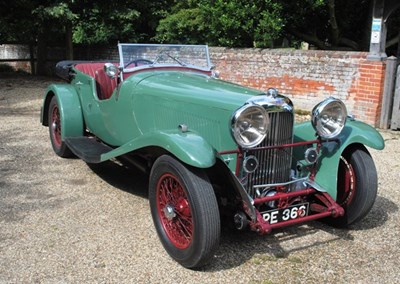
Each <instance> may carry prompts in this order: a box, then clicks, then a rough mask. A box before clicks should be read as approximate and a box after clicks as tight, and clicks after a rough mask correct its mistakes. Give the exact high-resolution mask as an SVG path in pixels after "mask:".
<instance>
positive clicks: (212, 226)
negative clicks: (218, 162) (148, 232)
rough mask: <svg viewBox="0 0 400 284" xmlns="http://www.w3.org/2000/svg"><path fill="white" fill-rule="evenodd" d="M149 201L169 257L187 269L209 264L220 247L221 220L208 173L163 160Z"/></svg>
mask: <svg viewBox="0 0 400 284" xmlns="http://www.w3.org/2000/svg"><path fill="white" fill-rule="evenodd" d="M149 201H150V208H151V214H152V217H153V221H154V225H155V227H156V230H157V233H158V236H159V238H160V240H161V243H162V244H163V246H164V248H165V250H166V251H167V252H168V254H169V255H170V256H171V257H172V258H173V259H175V260H176V261H177V262H178V263H180V264H181V265H183V266H184V267H187V268H195V267H200V266H203V265H204V264H206V263H207V261H209V260H210V259H211V257H212V255H213V252H214V251H215V250H216V249H217V247H218V245H219V238H220V217H219V210H218V204H217V200H216V197H215V194H214V191H213V188H212V186H211V184H210V182H209V180H208V177H207V175H206V174H205V173H204V171H202V170H201V169H197V168H192V167H189V166H185V165H183V164H181V163H180V162H178V161H177V160H175V159H174V158H172V157H170V156H166V155H164V156H161V157H160V158H158V159H157V160H156V162H155V163H154V165H153V168H152V170H151V174H150V184H149Z"/></svg>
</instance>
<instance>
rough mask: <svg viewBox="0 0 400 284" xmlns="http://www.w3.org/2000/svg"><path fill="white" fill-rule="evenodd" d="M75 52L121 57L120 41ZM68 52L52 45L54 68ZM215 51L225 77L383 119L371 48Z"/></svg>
mask: <svg viewBox="0 0 400 284" xmlns="http://www.w3.org/2000/svg"><path fill="white" fill-rule="evenodd" d="M74 53H75V58H76V59H80V60H98V59H103V60H104V59H110V60H118V50H117V48H116V46H106V47H98V46H93V47H80V48H76V49H75V50H74ZM64 54H65V52H64V49H62V48H54V47H52V48H49V52H48V60H49V62H48V65H49V73H51V72H52V70H53V69H54V66H55V63H56V62H57V61H59V60H62V59H63V56H64ZM210 55H211V59H212V62H213V64H215V65H216V66H217V70H219V71H220V73H221V79H224V80H227V81H231V82H235V83H238V84H241V85H245V86H249V87H253V88H257V89H260V90H264V91H266V90H267V89H268V88H269V87H274V88H277V89H278V90H279V91H280V92H281V93H282V94H284V95H286V96H288V97H289V98H291V99H292V100H293V102H294V104H295V107H296V108H297V109H302V110H311V109H312V108H313V106H314V105H315V104H317V103H318V102H320V101H321V100H323V99H325V98H326V97H328V96H335V97H337V98H340V99H342V100H343V101H344V102H345V103H346V106H347V108H348V110H349V113H351V114H353V115H355V116H356V118H357V119H359V120H362V121H365V122H367V123H369V124H371V125H378V124H379V118H380V111H381V101H382V93H383V85H384V76H385V62H372V61H367V60H366V57H367V53H366V52H341V51H320V50H309V51H303V50H279V49H257V48H255V49H254V48H243V49H240V48H236V49H232V48H223V47H210ZM4 57H5V58H7V57H8V58H10V57H21V58H29V49H27V47H26V46H25V47H24V46H22V45H19V48H17V46H11V47H9V49H8V50H6V45H0V59H1V58H4ZM27 60H29V59H27ZM7 63H9V62H7ZM19 64H29V62H27V61H26V62H20V63H19ZM14 66H15V65H14ZM29 66H30V65H29ZM16 67H17V66H16ZM20 68H21V67H20ZM26 69H28V68H26Z"/></svg>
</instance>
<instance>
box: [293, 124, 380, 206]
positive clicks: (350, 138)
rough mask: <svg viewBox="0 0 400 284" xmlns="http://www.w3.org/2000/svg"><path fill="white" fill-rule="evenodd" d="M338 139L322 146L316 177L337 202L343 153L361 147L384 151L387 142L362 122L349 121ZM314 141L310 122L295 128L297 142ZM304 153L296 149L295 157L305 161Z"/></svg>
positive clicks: (318, 182)
mask: <svg viewBox="0 0 400 284" xmlns="http://www.w3.org/2000/svg"><path fill="white" fill-rule="evenodd" d="M337 138H338V139H339V143H338V142H325V143H323V144H322V148H321V157H320V160H319V161H320V163H319V166H318V170H317V174H316V176H315V181H316V183H317V184H318V185H320V186H321V187H322V188H323V189H325V190H326V191H327V192H328V193H329V194H330V195H331V196H332V198H334V199H335V200H336V195H337V175H338V170H339V167H338V165H339V160H340V156H341V155H342V154H343V152H344V151H345V150H346V149H347V148H348V147H350V146H356V147H362V146H361V145H365V146H368V147H371V148H374V149H377V150H382V149H383V148H384V147H385V142H384V140H383V138H382V136H381V135H380V134H379V132H378V131H376V129H375V128H373V127H371V126H369V125H368V124H365V123H363V122H360V121H348V122H347V123H346V126H345V127H344V129H343V131H342V132H341V133H340V135H339V136H338V137H337ZM314 139H315V130H314V128H313V127H312V125H311V123H310V122H305V123H302V124H298V125H296V126H295V131H294V141H295V142H300V141H308V140H314ZM360 144H361V145H360ZM357 145H358V146H357ZM303 150H304V149H303ZM303 153H304V151H302V149H301V147H299V148H297V149H295V156H296V157H297V158H298V159H303Z"/></svg>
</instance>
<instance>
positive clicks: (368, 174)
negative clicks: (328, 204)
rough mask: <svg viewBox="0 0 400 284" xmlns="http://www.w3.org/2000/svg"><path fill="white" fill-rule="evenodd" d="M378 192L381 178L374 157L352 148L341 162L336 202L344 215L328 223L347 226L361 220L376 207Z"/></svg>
mask: <svg viewBox="0 0 400 284" xmlns="http://www.w3.org/2000/svg"><path fill="white" fill-rule="evenodd" d="M377 189H378V177H377V172H376V168H375V164H374V161H373V160H372V157H371V156H370V154H369V153H368V152H367V150H366V149H362V148H357V149H351V150H350V151H347V152H345V153H344V154H343V156H342V157H341V158H340V162H339V171H338V187H337V190H338V191H337V198H336V202H337V203H338V204H339V205H340V206H342V207H343V208H344V210H345V215H344V216H343V217H339V218H336V219H329V222H330V223H332V224H333V225H336V226H339V227H347V226H348V225H351V224H354V223H356V222H358V221H360V220H361V219H362V218H364V217H365V215H367V214H368V212H369V211H370V210H371V208H372V206H373V205H374V202H375V199H376V195H377Z"/></svg>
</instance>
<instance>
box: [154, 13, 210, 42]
mask: <svg viewBox="0 0 400 284" xmlns="http://www.w3.org/2000/svg"><path fill="white" fill-rule="evenodd" d="M206 36H207V29H206V26H205V23H204V20H203V17H202V15H201V13H200V9H199V8H193V9H182V10H178V11H177V12H176V13H174V14H171V15H170V16H168V17H166V18H165V19H162V20H161V21H160V24H159V26H158V27H157V35H156V37H155V40H156V41H159V42H161V43H164V42H166V43H186V44H196V43H200V42H202V43H204V42H205V41H206Z"/></svg>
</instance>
